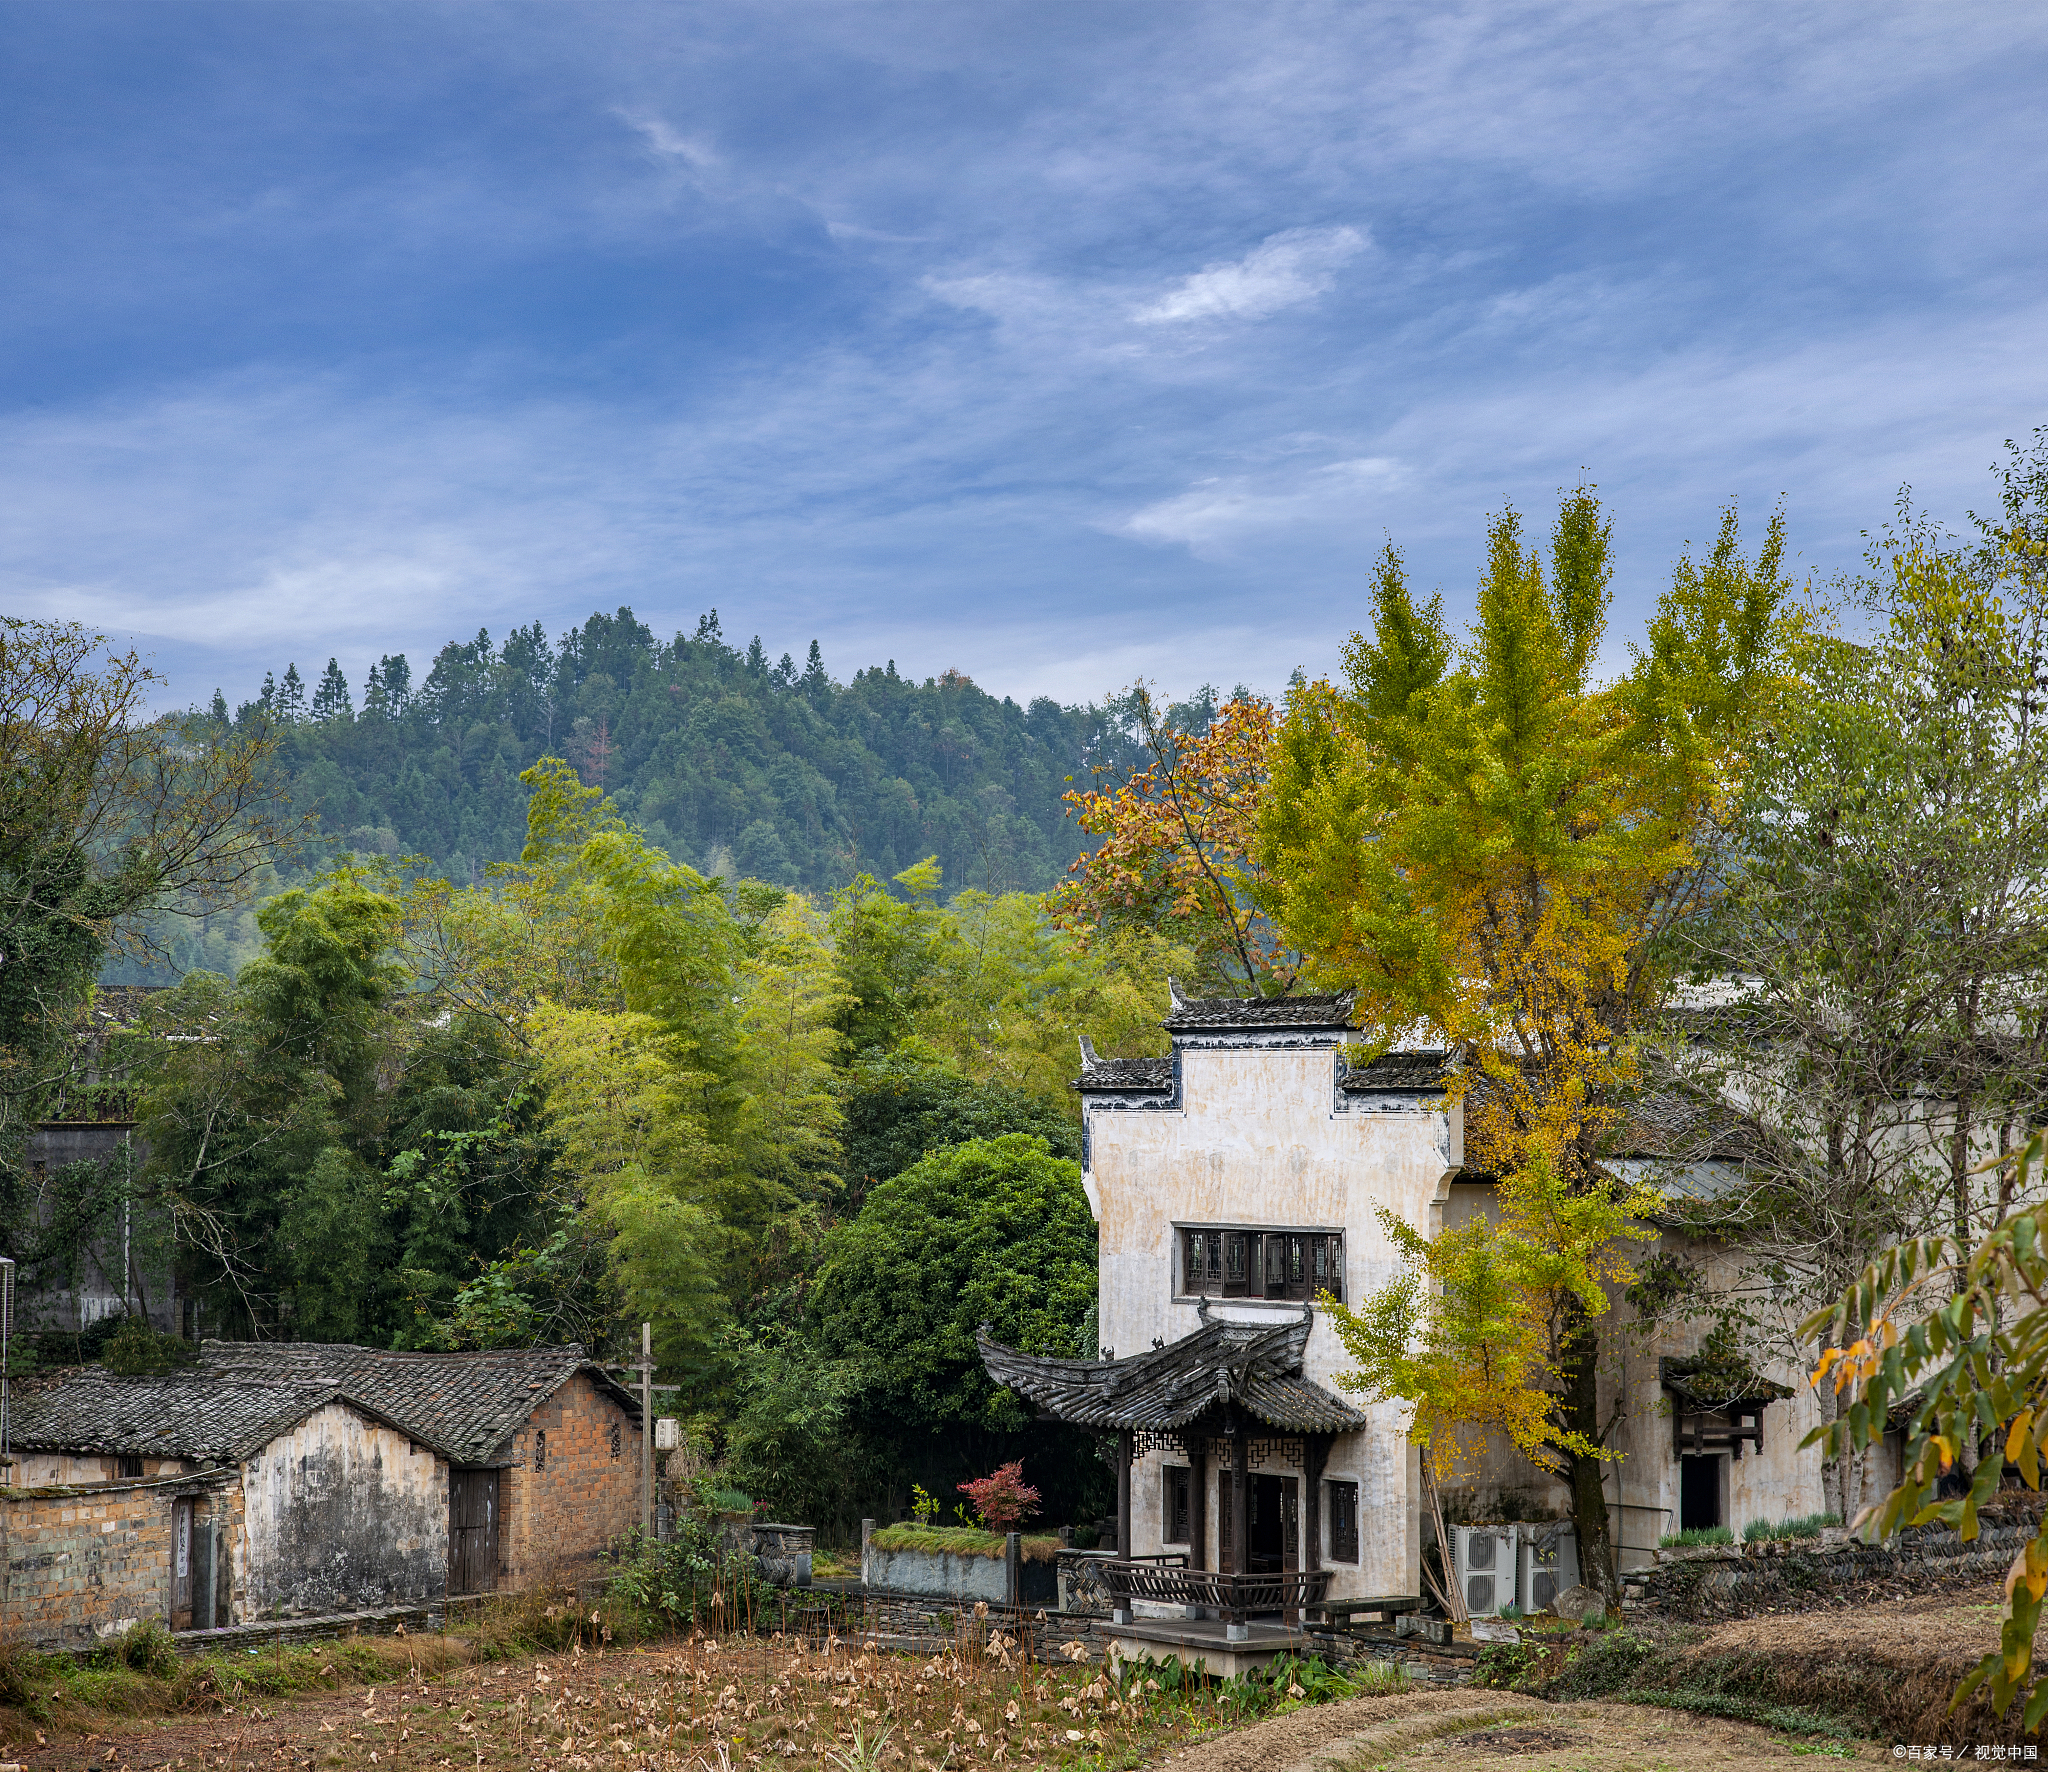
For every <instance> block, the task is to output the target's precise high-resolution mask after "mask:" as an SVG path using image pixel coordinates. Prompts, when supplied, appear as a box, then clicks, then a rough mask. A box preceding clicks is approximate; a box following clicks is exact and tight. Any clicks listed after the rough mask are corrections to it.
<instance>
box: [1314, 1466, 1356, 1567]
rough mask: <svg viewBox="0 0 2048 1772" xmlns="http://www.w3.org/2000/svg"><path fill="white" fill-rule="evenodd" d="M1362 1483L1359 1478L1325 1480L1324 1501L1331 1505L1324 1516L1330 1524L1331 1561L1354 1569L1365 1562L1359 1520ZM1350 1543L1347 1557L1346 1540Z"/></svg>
mask: <svg viewBox="0 0 2048 1772" xmlns="http://www.w3.org/2000/svg"><path fill="white" fill-rule="evenodd" d="M1359 1488H1360V1485H1359V1482H1358V1479H1357V1478H1356V1477H1326V1478H1324V1479H1323V1497H1324V1500H1325V1502H1326V1503H1327V1504H1328V1505H1327V1506H1326V1507H1325V1508H1324V1510H1323V1512H1324V1517H1325V1518H1327V1519H1328V1521H1329V1522H1330V1561H1331V1562H1333V1563H1344V1564H1347V1565H1350V1566H1353V1567H1355V1566H1356V1565H1357V1564H1359V1563H1360V1562H1362V1561H1363V1554H1362V1552H1363V1547H1362V1543H1361V1540H1362V1537H1363V1534H1362V1532H1361V1531H1360V1523H1359V1518H1358V1505H1359ZM1346 1537H1348V1538H1349V1539H1350V1545H1349V1550H1350V1553H1351V1554H1350V1555H1349V1556H1346V1555H1345V1554H1344V1553H1345V1549H1346V1545H1345V1542H1344V1541H1345V1539H1346Z"/></svg>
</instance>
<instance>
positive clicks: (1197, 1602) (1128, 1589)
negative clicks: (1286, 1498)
mask: <svg viewBox="0 0 2048 1772" xmlns="http://www.w3.org/2000/svg"><path fill="white" fill-rule="evenodd" d="M1187 1564H1188V1560H1187V1557H1186V1555H1185V1554H1184V1553H1178V1552H1176V1553H1173V1554H1170V1555H1167V1556H1159V1557H1118V1558H1115V1559H1114V1560H1105V1561H1102V1562H1099V1563H1097V1564H1096V1565H1095V1568H1094V1570H1093V1573H1094V1574H1095V1575H1097V1576H1098V1577H1099V1578H1100V1580H1101V1582H1102V1584H1103V1586H1104V1587H1106V1588H1108V1589H1109V1593H1110V1598H1111V1600H1112V1602H1113V1603H1114V1604H1115V1606H1116V1608H1117V1610H1118V1611H1120V1612H1127V1611H1129V1610H1130V1606H1131V1602H1132V1601H1133V1600H1148V1601H1152V1602H1154V1603H1156V1604H1161V1605H1167V1606H1199V1607H1202V1608H1204V1609H1206V1610H1208V1611H1211V1612H1215V1613H1217V1614H1219V1615H1220V1616H1222V1617H1224V1618H1227V1619H1228V1620H1229V1621H1230V1622H1231V1623H1233V1624H1242V1623H1243V1622H1244V1620H1245V1618H1246V1617H1247V1615H1249V1614H1250V1613H1253V1612H1279V1613H1282V1614H1283V1615H1285V1616H1286V1617H1288V1618H1298V1617H1299V1616H1300V1615H1301V1613H1302V1612H1304V1611H1307V1610H1312V1609H1314V1608H1315V1607H1318V1606H1320V1605H1321V1604H1322V1603H1323V1600H1324V1598H1325V1597H1326V1596H1327V1595H1328V1594H1329V1591H1330V1571H1329V1570H1327V1569H1285V1570H1274V1571H1271V1572H1269V1573H1264V1574H1247V1575H1233V1574H1230V1573H1228V1572H1226V1571H1224V1570H1220V1569H1190V1568H1189V1567H1188V1566H1187Z"/></svg>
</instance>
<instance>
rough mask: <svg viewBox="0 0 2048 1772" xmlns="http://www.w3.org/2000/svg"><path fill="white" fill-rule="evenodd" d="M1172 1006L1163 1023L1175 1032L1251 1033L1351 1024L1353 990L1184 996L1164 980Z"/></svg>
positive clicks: (1329, 1028) (1169, 981)
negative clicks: (1306, 994) (1320, 993)
mask: <svg viewBox="0 0 2048 1772" xmlns="http://www.w3.org/2000/svg"><path fill="white" fill-rule="evenodd" d="M1166 989H1167V994H1168V995H1169V996H1170V997H1171V998H1172V1000H1173V1006H1172V1007H1171V1008H1170V1009H1169V1010H1168V1011H1167V1012H1166V1020H1165V1022H1164V1023H1163V1024H1162V1025H1163V1026H1164V1027H1165V1028H1166V1030H1167V1032H1169V1033H1174V1034H1193V1033H1202V1034H1221V1033H1236V1032H1244V1033H1252V1032H1264V1031H1268V1030H1274V1029H1283V1028H1285V1029H1300V1030H1310V1029H1317V1030H1328V1031H1331V1032H1335V1031H1337V1030H1338V1029H1341V1028H1348V1027H1350V1025H1351V1011H1352V1005H1353V1002H1354V1000H1355V999H1354V993H1352V992H1350V991H1338V992H1337V993H1336V994H1335V995H1333V996H1327V997H1183V996H1182V995H1181V994H1180V987H1179V986H1178V985H1176V984H1175V983H1174V982H1173V980H1172V979H1170V978H1169V979H1168V980H1167V981H1166Z"/></svg>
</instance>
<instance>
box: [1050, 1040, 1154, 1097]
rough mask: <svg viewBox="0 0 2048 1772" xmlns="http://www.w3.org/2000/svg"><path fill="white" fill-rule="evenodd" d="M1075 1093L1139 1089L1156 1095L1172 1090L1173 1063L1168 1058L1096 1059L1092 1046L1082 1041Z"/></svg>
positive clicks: (1088, 1042)
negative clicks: (1079, 1090) (1158, 1092)
mask: <svg viewBox="0 0 2048 1772" xmlns="http://www.w3.org/2000/svg"><path fill="white" fill-rule="evenodd" d="M1074 1087H1075V1088H1076V1089H1081V1090H1086V1091H1090V1092H1093V1091H1095V1090H1098V1089H1100V1090H1119V1089H1141V1090H1145V1091H1148V1092H1150V1091H1155V1090H1160V1089H1171V1088H1172V1087H1173V1060H1172V1058H1171V1057H1167V1058H1099V1057H1097V1056H1096V1052H1095V1046H1094V1043H1093V1042H1092V1041H1091V1040H1089V1039H1088V1037H1087V1036H1086V1035H1085V1034H1084V1035H1083V1036H1082V1037H1081V1075H1080V1076H1079V1078H1078V1079H1076V1081H1075V1083H1074Z"/></svg>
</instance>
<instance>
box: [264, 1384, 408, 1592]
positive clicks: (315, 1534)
mask: <svg viewBox="0 0 2048 1772" xmlns="http://www.w3.org/2000/svg"><path fill="white" fill-rule="evenodd" d="M242 1489H243V1495H244V1500H245V1506H246V1512H247V1530H246V1532H245V1534H244V1536H243V1540H242V1543H241V1545H240V1547H239V1553H240V1561H239V1562H238V1564H237V1568H236V1574H237V1577H238V1579H237V1582H236V1588H237V1591H238V1593H239V1594H240V1596H241V1604H240V1606H238V1608H237V1610H236V1617H235V1622H236V1623H238V1624H239V1623H246V1622H248V1621H249V1620H251V1619H254V1618H261V1617H267V1616H272V1615H276V1614H284V1615H292V1614H307V1613H319V1612H342V1611H352V1610H355V1609H357V1608H360V1607H365V1606H399V1605H412V1604H417V1603H418V1602H420V1601H422V1600H429V1599H438V1598H440V1597H442V1596H443V1595H445V1594H446V1592H447V1591H448V1467H447V1465H446V1463H444V1462H443V1461H442V1460H441V1459H439V1458H438V1457H436V1456H435V1455H434V1453H432V1452H430V1451H429V1450H427V1448H425V1447H424V1446H420V1447H415V1446H414V1445H413V1444H412V1442H410V1441H408V1440H407V1439H406V1437H405V1435H403V1434H401V1433H398V1432H396V1431H395V1430H393V1429H391V1428H388V1427H385V1426H384V1425H383V1424H382V1423H380V1422H376V1421H372V1420H371V1419H370V1418H369V1417H367V1416H364V1415H360V1414H358V1413H357V1412H356V1411H355V1410H353V1409H351V1408H349V1407H348V1406H347V1405H346V1404H343V1403H330V1404H328V1405H327V1407H326V1408H324V1409H320V1410H317V1411H315V1412H314V1413H313V1414H311V1415H309V1416H307V1417H306V1419H305V1420H304V1421H302V1422H300V1423H299V1424H298V1426H296V1427H294V1428H293V1429H291V1431H290V1432H288V1433H285V1434H282V1435H280V1436H279V1437H278V1438H277V1439H275V1440H273V1441H271V1442H270V1444H269V1445H267V1446H265V1447H264V1448H263V1450H262V1451H261V1452H260V1453H258V1454H257V1455H256V1456H255V1457H254V1458H252V1459H250V1460H249V1462H248V1463H247V1464H246V1465H244V1466H243V1467H242Z"/></svg>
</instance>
